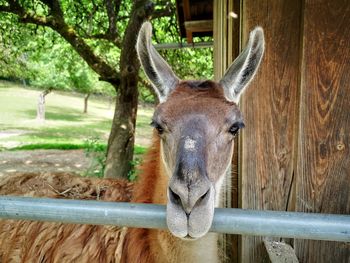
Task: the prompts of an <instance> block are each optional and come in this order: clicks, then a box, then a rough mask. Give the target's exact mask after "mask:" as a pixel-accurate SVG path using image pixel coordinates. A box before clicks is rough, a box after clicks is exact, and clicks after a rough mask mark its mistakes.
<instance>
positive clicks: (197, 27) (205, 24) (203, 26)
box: [185, 20, 213, 32]
mask: <svg viewBox="0 0 350 263" xmlns="http://www.w3.org/2000/svg"><path fill="white" fill-rule="evenodd" d="M185 28H186V30H190V31H192V32H208V31H213V20H196V21H186V22H185Z"/></svg>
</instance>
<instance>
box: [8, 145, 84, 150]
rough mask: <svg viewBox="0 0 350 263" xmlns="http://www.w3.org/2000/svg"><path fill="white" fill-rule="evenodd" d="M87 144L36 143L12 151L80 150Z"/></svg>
mask: <svg viewBox="0 0 350 263" xmlns="http://www.w3.org/2000/svg"><path fill="white" fill-rule="evenodd" d="M85 147H86V145H85V144H71V143H36V144H26V145H21V146H18V147H15V148H11V149H10V150H11V151H21V150H22V151H23V150H27V151H28V150H53V149H54V150H78V149H84V148H85Z"/></svg>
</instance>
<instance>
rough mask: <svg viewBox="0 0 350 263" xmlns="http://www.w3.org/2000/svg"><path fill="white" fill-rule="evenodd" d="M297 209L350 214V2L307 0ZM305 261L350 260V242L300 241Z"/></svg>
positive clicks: (297, 247) (298, 248) (298, 247)
mask: <svg viewBox="0 0 350 263" xmlns="http://www.w3.org/2000/svg"><path fill="white" fill-rule="evenodd" d="M302 59H303V64H302V71H301V74H302V75H301V76H302V78H301V108H300V114H301V121H300V133H299V154H298V156H299V158H298V170H297V171H298V177H297V185H296V208H297V210H298V211H305V212H322V213H340V214H350V4H349V1H348V0H333V1H327V0H305V10H304V37H303V56H302ZM295 251H296V253H297V256H298V258H299V259H300V261H301V262H318V263H322V262H337V263H349V262H350V244H349V243H340V242H322V241H307V240H296V241H295Z"/></svg>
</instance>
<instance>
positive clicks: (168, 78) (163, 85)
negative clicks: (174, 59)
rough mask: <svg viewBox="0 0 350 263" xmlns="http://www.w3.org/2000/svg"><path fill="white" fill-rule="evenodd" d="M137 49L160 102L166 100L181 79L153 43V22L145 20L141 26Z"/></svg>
mask: <svg viewBox="0 0 350 263" xmlns="http://www.w3.org/2000/svg"><path fill="white" fill-rule="evenodd" d="M136 50H137V54H138V56H139V59H140V61H141V65H142V67H143V70H144V71H145V73H146V75H147V77H148V78H149V79H150V81H151V83H152V85H153V87H154V89H155V91H156V92H157V95H158V98H159V102H164V101H166V99H167V97H168V95H169V93H170V92H171V91H172V90H173V89H174V88H175V87H176V85H177V83H178V82H179V79H178V77H177V76H176V75H175V74H174V72H173V71H172V69H171V67H170V66H169V65H168V63H167V62H166V61H165V60H164V59H163V58H162V57H161V56H160V55H159V53H158V52H157V51H156V49H155V48H154V46H153V45H152V25H151V23H149V22H145V23H143V25H142V26H141V29H140V32H139V35H138V38H137V44H136Z"/></svg>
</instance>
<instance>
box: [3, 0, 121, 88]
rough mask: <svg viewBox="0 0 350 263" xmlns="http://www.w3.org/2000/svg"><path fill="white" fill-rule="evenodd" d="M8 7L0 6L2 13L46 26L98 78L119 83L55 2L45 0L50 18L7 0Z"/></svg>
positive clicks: (22, 20) (115, 83)
mask: <svg viewBox="0 0 350 263" xmlns="http://www.w3.org/2000/svg"><path fill="white" fill-rule="evenodd" d="M8 2H9V6H1V7H2V8H1V9H0V10H3V12H8V13H12V14H15V15H17V16H18V18H19V21H20V22H22V23H31V24H35V25H40V26H47V27H50V28H52V29H53V30H54V31H56V32H57V33H59V34H60V35H61V36H62V37H63V38H64V39H65V40H66V41H67V42H68V43H70V44H71V46H72V47H73V48H74V50H75V51H76V52H77V53H78V54H79V55H80V56H81V57H82V58H83V59H84V60H85V62H86V63H87V64H88V65H89V66H90V68H91V69H93V70H94V71H95V72H96V73H97V74H99V75H100V78H101V79H103V80H105V81H108V82H110V83H111V84H112V85H113V86H115V87H116V86H118V84H119V81H120V75H119V72H118V71H117V70H116V69H115V68H114V67H112V66H110V65H108V64H107V63H106V62H105V61H103V59H102V58H100V57H98V56H96V55H95V54H94V52H93V51H92V49H91V48H90V46H89V45H88V44H87V43H86V42H85V41H84V39H83V38H82V37H80V36H79V35H78V34H77V33H76V31H75V30H74V28H72V27H70V26H68V25H67V24H66V23H65V22H64V19H63V16H62V15H63V13H62V10H61V8H60V6H59V2H58V1H57V0H53V1H48V0H45V3H47V5H48V7H49V8H50V13H51V15H50V16H47V17H45V16H38V15H36V14H34V13H33V12H27V11H25V9H24V8H23V7H22V6H21V5H20V4H19V3H18V2H17V1H16V0H9V1H8Z"/></svg>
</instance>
